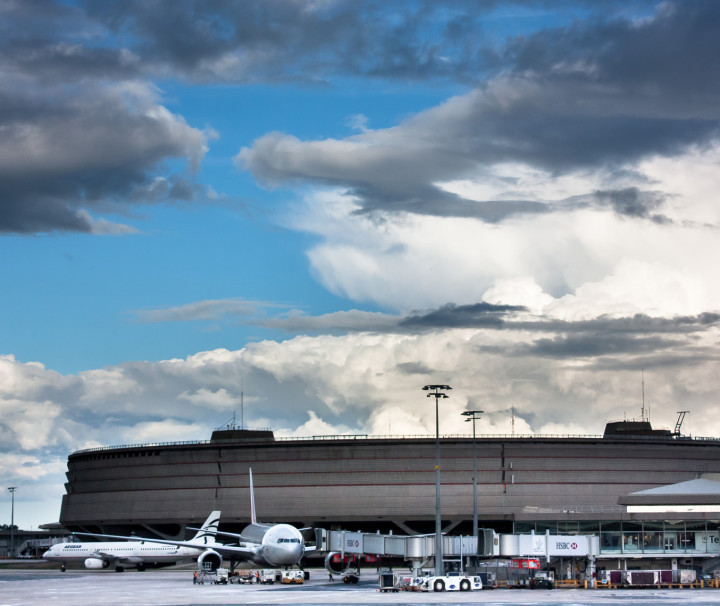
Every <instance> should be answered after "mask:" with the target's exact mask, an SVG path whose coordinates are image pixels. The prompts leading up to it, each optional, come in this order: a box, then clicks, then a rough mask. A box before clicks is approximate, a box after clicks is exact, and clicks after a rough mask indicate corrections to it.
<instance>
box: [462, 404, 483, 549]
mask: <svg viewBox="0 0 720 606" xmlns="http://www.w3.org/2000/svg"><path fill="white" fill-rule="evenodd" d="M484 412H485V411H484V410H466V411H465V412H463V413H462V414H463V416H465V417H470V418H469V419H465V422H466V423H472V424H473V536H474V537H476V536H478V515H477V449H476V445H475V421H477V420H478V419H479V418H480V416H479V415H481V414H483V413H484Z"/></svg>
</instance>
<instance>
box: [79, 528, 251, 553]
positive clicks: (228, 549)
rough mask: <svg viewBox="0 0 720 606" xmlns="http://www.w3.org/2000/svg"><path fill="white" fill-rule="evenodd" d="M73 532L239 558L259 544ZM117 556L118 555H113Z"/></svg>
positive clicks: (87, 535)
mask: <svg viewBox="0 0 720 606" xmlns="http://www.w3.org/2000/svg"><path fill="white" fill-rule="evenodd" d="M73 534H76V535H79V536H84V537H100V538H104V539H120V540H122V541H139V542H145V543H161V544H162V545H176V546H178V547H190V548H191V549H197V550H198V555H199V554H200V552H203V551H205V550H206V549H212V550H214V551H217V552H218V553H219V554H220V555H222V556H229V557H231V558H234V559H237V560H249V559H251V558H252V557H253V556H254V555H255V553H256V551H257V546H255V545H253V546H248V545H237V546H236V545H223V544H222V543H212V544H210V545H202V544H199V543H193V542H192V541H173V540H168V539H144V538H142V537H127V536H122V535H117V534H96V533H92V532H75V533H73ZM108 557H109V556H108ZM113 557H114V558H117V556H113Z"/></svg>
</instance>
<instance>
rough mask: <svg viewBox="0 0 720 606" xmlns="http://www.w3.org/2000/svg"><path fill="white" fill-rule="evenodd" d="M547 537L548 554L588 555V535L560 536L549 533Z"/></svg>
mask: <svg viewBox="0 0 720 606" xmlns="http://www.w3.org/2000/svg"><path fill="white" fill-rule="evenodd" d="M547 538H548V554H549V555H551V556H554V555H567V556H586V555H588V551H589V550H588V537H584V536H573V537H560V536H553V535H550V536H549V537H547Z"/></svg>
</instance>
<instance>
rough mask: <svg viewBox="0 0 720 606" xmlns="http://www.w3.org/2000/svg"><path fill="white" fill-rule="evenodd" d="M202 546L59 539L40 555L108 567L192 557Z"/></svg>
mask: <svg viewBox="0 0 720 606" xmlns="http://www.w3.org/2000/svg"><path fill="white" fill-rule="evenodd" d="M203 549H204V547H202V546H199V547H198V548H194V547H178V546H176V545H164V544H161V543H153V542H152V541H101V542H96V543H58V544H56V545H53V546H52V547H51V548H50V549H48V550H47V551H46V552H45V554H44V555H43V558H44V559H46V560H51V561H60V562H71V561H78V560H85V561H86V564H85V565H86V567H87V568H107V567H108V566H110V565H111V564H115V565H118V564H122V565H138V564H140V565H142V564H161V563H169V562H177V561H179V560H187V559H195V558H197V557H198V556H199V555H200V554H201V553H202V552H203Z"/></svg>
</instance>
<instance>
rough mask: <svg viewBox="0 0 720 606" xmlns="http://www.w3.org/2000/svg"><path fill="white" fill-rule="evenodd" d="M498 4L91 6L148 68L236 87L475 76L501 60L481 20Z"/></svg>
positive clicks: (195, 0) (280, 1) (275, 1)
mask: <svg viewBox="0 0 720 606" xmlns="http://www.w3.org/2000/svg"><path fill="white" fill-rule="evenodd" d="M496 4H497V3H496V2H494V1H492V2H487V1H485V2H484V1H477V2H444V3H442V4H441V5H438V4H437V3H432V2H422V1H421V2H416V1H412V2H396V3H393V4H392V6H390V5H386V4H384V3H381V2H355V1H351V0H336V1H334V2H315V3H309V2H287V1H285V0H253V1H245V2H233V1H230V0H216V1H214V2H203V1H202V0H187V1H184V2H173V1H166V2H143V1H141V0H128V1H125V2H106V1H103V0H97V1H96V0H90V1H88V2H86V3H84V6H85V7H86V10H87V14H88V15H89V16H91V17H92V19H94V20H96V21H97V22H98V23H101V24H102V25H103V26H104V27H105V28H107V29H108V30H109V31H112V32H113V33H114V34H115V35H117V36H118V38H119V39H120V40H121V41H122V42H123V43H124V44H126V45H127V46H128V47H129V48H130V49H132V51H133V52H134V53H136V54H137V55H138V56H140V57H141V58H142V61H143V63H145V64H146V65H148V66H149V67H150V68H151V69H154V70H157V71H170V72H172V73H174V74H176V75H179V76H181V77H185V78H189V79H195V80H206V81H215V80H223V81H229V82H256V81H289V80H294V81H306V82H313V81H315V82H319V81H325V80H327V79H330V78H332V77H334V76H337V75H342V76H347V75H351V76H352V75H354V76H361V77H377V78H389V79H398V78H400V79H419V78H428V77H451V78H458V77H467V75H468V74H469V73H474V72H477V71H478V70H479V69H482V68H483V66H484V65H485V64H486V63H487V62H488V60H490V59H492V56H491V54H489V53H487V51H485V50H484V36H483V26H482V18H483V16H484V15H486V14H487V11H488V10H491V9H492V8H494V7H495V6H496Z"/></svg>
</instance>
